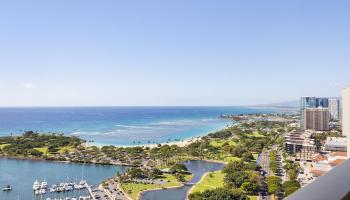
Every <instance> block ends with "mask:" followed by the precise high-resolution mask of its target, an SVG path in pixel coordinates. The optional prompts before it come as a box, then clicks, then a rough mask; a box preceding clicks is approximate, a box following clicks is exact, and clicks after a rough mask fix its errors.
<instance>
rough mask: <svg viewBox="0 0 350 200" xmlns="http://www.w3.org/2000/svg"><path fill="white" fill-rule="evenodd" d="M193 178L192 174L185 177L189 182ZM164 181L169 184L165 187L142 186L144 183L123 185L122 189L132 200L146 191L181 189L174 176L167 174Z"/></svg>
mask: <svg viewBox="0 0 350 200" xmlns="http://www.w3.org/2000/svg"><path fill="white" fill-rule="evenodd" d="M191 177H192V174H188V175H185V180H186V181H188V180H190V179H191ZM161 179H163V180H166V181H167V183H166V184H165V185H158V184H142V183H122V184H121V187H122V189H123V190H124V192H125V193H127V194H128V195H129V196H130V197H131V198H132V199H136V198H137V196H138V195H139V193H140V192H143V191H146V190H156V189H162V188H168V187H179V186H181V185H182V183H181V182H179V181H178V180H177V179H176V177H175V176H174V175H171V174H165V175H163V176H162V178H161Z"/></svg>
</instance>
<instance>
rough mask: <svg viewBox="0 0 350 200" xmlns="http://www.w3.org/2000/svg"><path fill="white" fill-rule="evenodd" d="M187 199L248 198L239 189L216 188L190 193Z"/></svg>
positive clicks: (226, 199) (239, 199) (246, 199)
mask: <svg viewBox="0 0 350 200" xmlns="http://www.w3.org/2000/svg"><path fill="white" fill-rule="evenodd" d="M189 200H249V198H248V197H247V196H246V195H244V194H243V192H242V191H241V190H240V189H238V190H232V189H229V188H217V189H214V190H206V191H204V192H203V193H193V194H190V195H189Z"/></svg>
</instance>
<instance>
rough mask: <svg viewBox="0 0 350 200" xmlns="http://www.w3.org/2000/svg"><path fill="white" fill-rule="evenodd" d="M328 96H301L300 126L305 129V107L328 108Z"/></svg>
mask: <svg viewBox="0 0 350 200" xmlns="http://www.w3.org/2000/svg"><path fill="white" fill-rule="evenodd" d="M328 104H329V103H328V98H318V97H301V98H300V117H301V119H300V128H301V129H304V127H305V125H304V121H305V119H304V116H305V109H307V108H319V107H322V108H328Z"/></svg>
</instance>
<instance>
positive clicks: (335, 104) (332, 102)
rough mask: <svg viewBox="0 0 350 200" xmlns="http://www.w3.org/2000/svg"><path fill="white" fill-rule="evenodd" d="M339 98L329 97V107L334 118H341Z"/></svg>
mask: <svg viewBox="0 0 350 200" xmlns="http://www.w3.org/2000/svg"><path fill="white" fill-rule="evenodd" d="M339 106H340V103H339V99H329V100H328V108H329V113H330V114H331V119H332V120H339Z"/></svg>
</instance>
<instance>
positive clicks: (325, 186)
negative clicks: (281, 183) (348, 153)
mask: <svg viewBox="0 0 350 200" xmlns="http://www.w3.org/2000/svg"><path fill="white" fill-rule="evenodd" d="M347 199H350V159H348V160H347V161H345V162H344V163H343V164H342V165H340V166H338V167H335V168H334V169H332V170H331V171H329V172H328V173H327V174H325V175H323V176H321V177H319V178H317V179H316V180H315V181H313V182H312V183H310V184H309V185H307V186H306V187H304V188H301V189H300V190H298V191H297V192H296V193H294V194H293V195H291V196H290V197H288V198H287V200H347Z"/></svg>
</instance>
